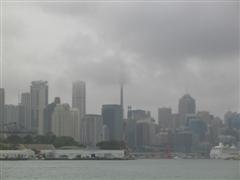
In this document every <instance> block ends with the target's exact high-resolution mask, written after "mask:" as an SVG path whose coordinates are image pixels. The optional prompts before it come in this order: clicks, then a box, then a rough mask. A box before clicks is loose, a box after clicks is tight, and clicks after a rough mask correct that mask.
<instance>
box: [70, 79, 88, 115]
mask: <svg viewBox="0 0 240 180" xmlns="http://www.w3.org/2000/svg"><path fill="white" fill-rule="evenodd" d="M72 107H73V108H77V109H78V110H79V114H80V118H82V117H84V115H85V114H86V84H85V82H83V81H76V82H74V83H73V85H72Z"/></svg>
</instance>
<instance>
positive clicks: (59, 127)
mask: <svg viewBox="0 0 240 180" xmlns="http://www.w3.org/2000/svg"><path fill="white" fill-rule="evenodd" d="M52 132H53V133H54V134H55V135H56V136H70V137H73V122H72V121H71V113H70V106H69V105H68V104H57V105H56V107H55V109H54V111H53V114H52Z"/></svg>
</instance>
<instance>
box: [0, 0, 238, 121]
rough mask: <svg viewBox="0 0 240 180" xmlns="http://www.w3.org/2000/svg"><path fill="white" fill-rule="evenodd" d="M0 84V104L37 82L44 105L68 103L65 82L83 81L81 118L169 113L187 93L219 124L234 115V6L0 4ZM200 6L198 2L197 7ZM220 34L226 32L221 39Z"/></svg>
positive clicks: (11, 100)
mask: <svg viewBox="0 0 240 180" xmlns="http://www.w3.org/2000/svg"><path fill="white" fill-rule="evenodd" d="M4 3H5V4H6V6H4V9H3V10H4V11H3V19H4V21H3V23H4V25H5V28H4V31H3V35H4V40H5V43H4V48H5V49H4V54H3V55H4V56H3V65H4V66H3V69H4V71H3V81H4V82H3V86H4V88H5V90H6V103H8V104H17V101H18V97H17V94H19V93H21V92H25V91H29V85H30V83H31V81H32V80H47V81H48V82H49V93H50V99H49V101H50V102H52V101H53V98H54V97H55V96H60V97H61V99H62V102H68V103H70V102H71V86H72V82H73V81H75V80H84V81H85V82H86V83H87V112H88V113H100V109H101V108H100V107H101V105H102V104H104V103H118V102H119V82H120V81H122V82H124V84H125V108H126V107H127V105H132V106H133V107H136V108H144V109H147V110H151V111H152V113H153V115H154V116H156V114H157V108H158V107H161V106H167V107H172V108H173V109H174V111H175V112H176V111H177V102H178V99H179V98H180V97H181V96H182V95H183V94H185V93H190V94H191V95H192V96H193V97H194V98H195V99H196V101H197V106H198V107H197V108H198V110H208V111H210V112H211V113H213V114H215V115H218V116H221V117H223V114H224V113H225V112H226V111H227V110H233V111H237V110H238V100H239V87H238V84H239V74H238V72H239V63H238V61H239V26H238V22H239V16H238V15H239V9H238V6H236V2H234V1H232V2H229V3H228V5H225V6H224V5H221V3H220V5H217V6H216V5H214V4H212V5H211V2H210V3H207V2H202V3H198V4H197V3H196V2H189V1H186V2H185V3H184V2H181V3H179V4H177V3H175V4H174V5H173V3H171V2H169V3H166V2H165V3H156V2H155V3H154V2H152V3H151V2H150V3H145V2H142V3H138V4H137V3H134V2H131V3H129V2H125V3H110V2H109V3H106V4H101V3H96V2H95V3H94V2H86V3H85V2H82V3H72V4H71V3H67V5H66V3H65V4H64V3H59V4H56V3H52V4H50V3H47V2H46V3H32V4H30V5H29V4H28V3H27V2H25V3H23V4H22V5H18V6H14V4H13V3H11V1H9V2H4ZM199 4H200V5H199ZM226 32H227V33H226Z"/></svg>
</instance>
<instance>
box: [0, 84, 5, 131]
mask: <svg viewBox="0 0 240 180" xmlns="http://www.w3.org/2000/svg"><path fill="white" fill-rule="evenodd" d="M4 106H5V92H4V89H3V88H0V127H1V128H0V131H1V130H3V124H4Z"/></svg>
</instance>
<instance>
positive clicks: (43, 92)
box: [31, 81, 48, 134]
mask: <svg viewBox="0 0 240 180" xmlns="http://www.w3.org/2000/svg"><path fill="white" fill-rule="evenodd" d="M47 105H48V85H47V81H33V82H32V84H31V129H32V130H35V131H37V132H38V134H43V133H44V129H43V128H44V124H43V123H44V109H45V108H46V106H47Z"/></svg>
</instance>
